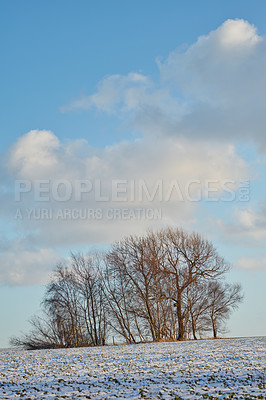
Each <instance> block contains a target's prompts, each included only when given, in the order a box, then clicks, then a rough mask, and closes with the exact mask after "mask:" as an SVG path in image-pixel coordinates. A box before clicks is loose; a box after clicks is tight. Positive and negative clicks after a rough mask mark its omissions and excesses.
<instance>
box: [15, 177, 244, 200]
mask: <svg viewBox="0 0 266 400" xmlns="http://www.w3.org/2000/svg"><path fill="white" fill-rule="evenodd" d="M28 196H30V198H31V200H33V201H36V202H60V203H65V202H70V201H72V202H73V201H74V202H89V201H93V202H104V203H108V202H109V203H116V202H118V203H121V202H122V203H123V202H124V203H138V204H140V203H151V202H175V201H177V202H180V201H181V202H182V201H183V202H184V201H193V202H197V201H201V200H203V199H204V200H207V201H220V202H222V201H226V202H228V201H229V202H230V201H242V202H247V201H249V200H250V182H249V181H247V180H240V181H236V180H230V179H228V180H218V179H217V180H214V179H210V180H203V181H201V180H199V179H194V180H193V179H191V180H188V181H182V180H164V179H157V180H156V181H153V182H147V181H145V180H144V179H139V180H134V179H133V180H132V179H131V180H126V179H112V180H109V181H106V180H105V181H102V180H100V179H95V180H74V181H70V180H66V179H55V180H50V179H42V180H41V179H39V180H34V181H31V180H25V179H24V180H22V179H21V180H16V181H15V201H16V202H23V201H24V200H25V199H26V198H28Z"/></svg>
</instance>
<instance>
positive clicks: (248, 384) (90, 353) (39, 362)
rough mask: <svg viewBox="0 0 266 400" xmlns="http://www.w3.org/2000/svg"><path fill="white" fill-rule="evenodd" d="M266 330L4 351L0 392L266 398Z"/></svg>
mask: <svg viewBox="0 0 266 400" xmlns="http://www.w3.org/2000/svg"><path fill="white" fill-rule="evenodd" d="M265 350H266V337H261V338H241V339H223V340H202V341H190V342H181V343H152V344H140V345H124V346H108V347H99V348H82V349H61V350H40V351H19V350H18V351H16V350H2V351H0V399H1V400H2V399H16V398H24V399H140V398H146V399H174V400H180V399H265V395H266V390H265Z"/></svg>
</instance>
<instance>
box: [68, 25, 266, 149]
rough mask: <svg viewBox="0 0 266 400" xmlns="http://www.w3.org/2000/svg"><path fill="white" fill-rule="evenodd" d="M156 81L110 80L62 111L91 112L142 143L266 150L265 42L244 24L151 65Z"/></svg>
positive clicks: (115, 77)
mask: <svg viewBox="0 0 266 400" xmlns="http://www.w3.org/2000/svg"><path fill="white" fill-rule="evenodd" d="M157 64H158V67H159V72H160V80H159V82H154V81H152V80H151V79H149V77H146V76H143V75H141V74H134V73H130V74H128V75H125V76H122V75H112V76H109V77H107V78H105V79H103V80H102V82H100V83H99V85H98V88H97V91H96V93H94V94H92V95H89V96H83V97H82V98H80V99H77V100H75V101H74V102H72V103H71V104H69V105H68V106H66V107H64V108H63V109H64V110H65V111H67V110H76V109H91V108H93V107H96V108H97V110H101V111H103V112H107V113H116V114H117V115H119V116H120V117H121V116H122V117H123V116H124V115H125V114H126V115H127V116H126V118H128V113H130V114H131V116H132V114H133V116H132V121H131V122H132V124H133V125H135V126H137V127H138V128H140V129H141V131H142V132H143V133H144V134H146V135H151V136H152V137H155V136H158V135H162V136H165V135H174V136H176V137H189V138H197V139H204V138H207V139H208V140H228V139H229V140H234V141H235V142H236V143H238V142H240V141H243V140H245V141H247V142H254V143H255V144H256V146H257V147H258V149H259V150H260V151H262V152H265V150H266V139H265V138H266V135H265V126H266V114H265V100H264V99H265V90H266V77H265V69H266V40H265V38H264V37H261V36H259V35H258V33H257V30H256V28H255V27H254V26H253V25H251V24H249V23H248V22H247V21H244V20H241V19H237V20H227V21H225V22H224V23H223V24H222V25H221V26H220V27H219V28H217V29H216V30H214V31H212V32H210V33H209V34H208V35H205V36H200V37H199V39H198V40H197V41H196V43H194V44H192V45H191V46H189V47H188V48H187V49H186V50H185V51H184V50H183V48H181V49H177V50H175V51H173V52H172V53H170V54H169V56H168V57H167V59H166V60H159V59H158V61H157Z"/></svg>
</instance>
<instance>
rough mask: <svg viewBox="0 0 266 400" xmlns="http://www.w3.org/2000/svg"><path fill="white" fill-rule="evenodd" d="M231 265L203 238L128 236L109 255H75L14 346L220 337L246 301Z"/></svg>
mask: <svg viewBox="0 0 266 400" xmlns="http://www.w3.org/2000/svg"><path fill="white" fill-rule="evenodd" d="M229 268H230V266H229V264H228V263H227V262H226V261H225V260H224V258H222V257H221V256H220V255H219V254H218V253H217V251H216V249H215V248H214V246H213V244H212V243H211V242H210V241H208V240H206V239H205V238H203V237H202V236H201V235H200V234H198V233H194V232H193V233H188V232H186V231H184V230H182V229H170V228H168V229H163V230H160V231H158V232H148V233H147V234H146V235H144V236H129V237H126V238H125V239H123V240H121V241H119V242H117V243H115V244H114V245H113V246H112V247H111V249H110V251H108V252H106V253H98V254H96V253H94V254H88V255H82V254H72V256H71V260H70V262H64V263H60V264H58V265H57V266H56V269H55V270H54V272H53V274H52V278H51V280H50V282H49V283H48V285H47V286H46V291H45V295H44V299H43V301H42V309H43V315H42V316H35V317H33V318H32V320H31V321H30V322H31V325H32V330H31V332H30V333H28V334H26V335H23V336H22V337H15V338H12V339H11V344H12V345H15V346H22V347H24V348H28V349H39V348H56V347H81V346H100V345H105V344H107V343H113V342H117V341H119V340H121V339H122V340H123V341H124V342H126V343H139V342H147V341H168V340H169V341H170V340H185V339H188V338H193V339H198V338H202V337H206V336H210V334H211V335H212V337H213V338H217V337H218V335H219V334H221V333H222V332H223V331H224V329H225V322H226V321H227V320H228V318H229V317H230V315H231V313H232V311H233V310H234V309H236V308H237V307H238V306H239V303H240V302H241V301H242V299H243V294H242V290H241V286H240V284H230V283H226V282H225V279H224V278H225V274H226V272H227V271H228V270H229Z"/></svg>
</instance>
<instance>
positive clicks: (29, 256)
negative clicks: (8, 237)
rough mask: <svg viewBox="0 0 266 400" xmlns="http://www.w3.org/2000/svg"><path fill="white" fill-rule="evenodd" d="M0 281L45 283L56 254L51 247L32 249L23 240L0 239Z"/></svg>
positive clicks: (56, 259)
mask: <svg viewBox="0 0 266 400" xmlns="http://www.w3.org/2000/svg"><path fill="white" fill-rule="evenodd" d="M0 249H1V254H0V282H2V283H5V284H8V285H19V286H20V285H36V284H46V283H47V281H48V278H49V275H50V273H51V270H52V269H53V268H54V267H55V264H56V263H57V262H58V260H59V257H58V255H57V254H56V253H55V252H54V251H53V250H51V249H48V248H41V249H33V248H31V247H30V246H29V244H28V243H26V242H25V241H23V240H13V241H5V242H4V243H3V241H2V242H1V241H0Z"/></svg>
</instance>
